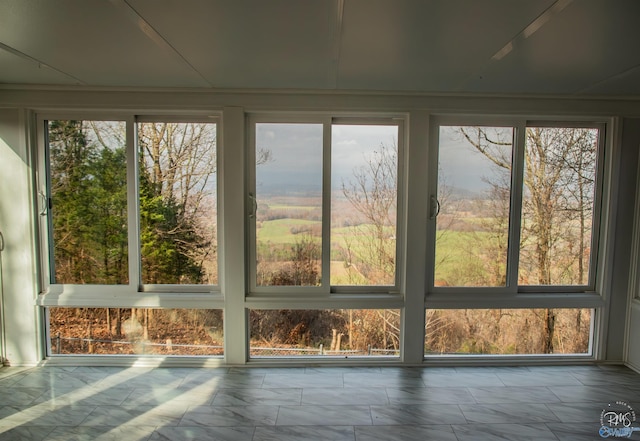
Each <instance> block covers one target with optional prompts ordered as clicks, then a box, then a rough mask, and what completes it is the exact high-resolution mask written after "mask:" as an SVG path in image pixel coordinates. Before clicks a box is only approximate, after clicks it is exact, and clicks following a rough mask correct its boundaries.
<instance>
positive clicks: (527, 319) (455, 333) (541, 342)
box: [424, 308, 593, 356]
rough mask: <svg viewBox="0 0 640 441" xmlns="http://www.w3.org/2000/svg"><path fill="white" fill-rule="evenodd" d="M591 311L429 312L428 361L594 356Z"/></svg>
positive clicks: (426, 347) (474, 310) (492, 310)
mask: <svg viewBox="0 0 640 441" xmlns="http://www.w3.org/2000/svg"><path fill="white" fill-rule="evenodd" d="M592 320H593V310H591V309H567V308H565V309H429V310H427V313H426V327H425V331H426V332H425V335H426V338H425V347H424V350H425V355H427V356H436V355H437V356H441V355H541V354H556V355H557V354H564V355H589V354H591V344H590V342H591V329H592Z"/></svg>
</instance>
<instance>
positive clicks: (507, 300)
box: [426, 115, 612, 309]
mask: <svg viewBox="0 0 640 441" xmlns="http://www.w3.org/2000/svg"><path fill="white" fill-rule="evenodd" d="M609 125H611V123H610V121H608V120H606V119H589V118H579V119H571V118H566V117H564V118H563V117H559V118H550V117H549V116H545V117H503V116H495V117H494V116H478V115H437V116H432V117H431V120H430V147H431V148H430V152H429V153H430V156H429V170H430V176H431V178H430V180H429V188H430V190H429V195H430V198H431V199H432V200H436V198H437V194H438V192H437V188H438V153H439V132H440V127H442V126H486V127H513V128H514V145H513V155H512V171H511V199H510V213H509V239H508V251H507V283H506V285H505V286H504V287H439V286H435V285H434V273H435V271H434V268H435V237H436V236H435V235H436V217H435V216H434V214H435V210H436V209H437V207H434V206H433V205H434V204H431V205H432V206H431V207H430V213H429V218H430V220H429V226H428V250H427V265H428V266H427V268H428V270H427V281H426V288H427V292H426V305H427V307H428V308H433V309H439V308H460V306H461V305H466V306H468V307H469V308H512V307H516V308H517V307H527V308H538V307H542V308H544V307H551V308H553V307H557V308H559V307H567V308H574V307H575V308H598V307H601V306H603V304H604V303H603V300H602V295H603V283H604V282H603V278H604V276H603V274H602V273H603V271H602V267H603V265H604V262H605V260H606V255H605V253H606V248H607V247H604V246H601V244H602V243H605V242H606V238H604V237H600V236H602V235H605V234H606V228H603V227H604V221H605V219H606V211H607V210H606V209H605V207H607V206H608V204H609V196H608V192H609V191H610V190H609V187H610V185H609V179H610V170H611V167H612V164H611V156H612V155H611V154H606V151H607V149H608V148H609V146H608V145H607V144H608V143H609V144H610V141H607V140H608V138H607V136H606V130H607V129H608V126H609ZM528 127H551V128H552V127H576V128H579V127H584V128H596V129H598V130H599V141H598V152H597V165H596V167H597V171H596V184H595V188H596V190H595V192H596V193H595V195H594V198H595V200H594V213H593V226H592V237H591V241H592V252H591V261H590V274H589V283H588V285H581V286H561V285H549V286H538V285H526V286H523V285H518V261H519V252H520V249H519V247H520V228H521V212H522V193H523V178H524V154H525V153H524V149H525V144H526V129H527V128H528Z"/></svg>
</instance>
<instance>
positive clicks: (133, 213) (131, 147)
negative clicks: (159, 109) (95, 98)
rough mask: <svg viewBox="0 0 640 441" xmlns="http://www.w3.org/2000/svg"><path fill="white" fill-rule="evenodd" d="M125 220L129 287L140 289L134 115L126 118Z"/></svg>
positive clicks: (138, 209)
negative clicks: (127, 243) (127, 234)
mask: <svg viewBox="0 0 640 441" xmlns="http://www.w3.org/2000/svg"><path fill="white" fill-rule="evenodd" d="M126 143H127V144H126V145H127V147H126V149H127V151H126V158H127V212H128V217H127V219H128V220H127V222H128V231H129V237H128V240H129V287H130V289H133V290H135V291H137V290H139V289H140V284H141V278H140V262H141V260H140V221H139V219H140V207H139V198H138V165H139V164H138V136H137V130H136V120H135V117H130V118H127V120H126Z"/></svg>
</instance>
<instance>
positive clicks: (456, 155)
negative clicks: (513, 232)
mask: <svg viewBox="0 0 640 441" xmlns="http://www.w3.org/2000/svg"><path fill="white" fill-rule="evenodd" d="M513 135H514V130H513V128H511V127H472V126H443V127H440V136H439V140H440V141H439V145H438V148H439V150H438V158H439V160H438V202H439V204H440V213H439V214H438V217H437V220H436V226H437V230H436V259H435V274H434V280H435V286H456V287H500V286H502V287H504V286H506V283H507V248H508V243H509V241H508V239H509V206H510V195H511V161H512V152H513Z"/></svg>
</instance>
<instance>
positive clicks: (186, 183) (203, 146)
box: [138, 121, 218, 285]
mask: <svg viewBox="0 0 640 441" xmlns="http://www.w3.org/2000/svg"><path fill="white" fill-rule="evenodd" d="M138 151H139V153H138V154H139V171H138V189H139V190H138V192H139V193H138V195H139V199H138V201H139V210H140V259H141V268H142V283H143V284H149V285H160V284H206V285H216V284H217V282H218V268H217V265H216V262H217V247H216V237H217V228H216V225H217V222H216V217H217V209H216V159H217V158H216V125H215V124H211V123H208V124H207V123H183V122H157V121H156V122H141V123H139V124H138Z"/></svg>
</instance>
